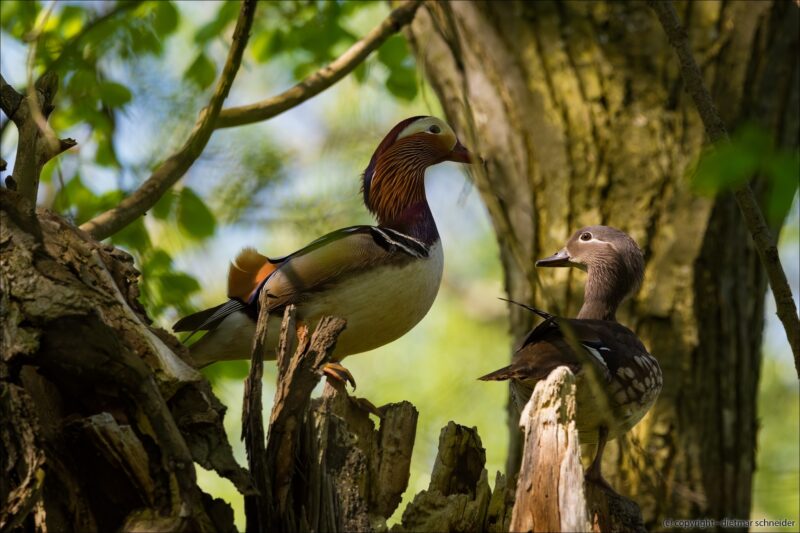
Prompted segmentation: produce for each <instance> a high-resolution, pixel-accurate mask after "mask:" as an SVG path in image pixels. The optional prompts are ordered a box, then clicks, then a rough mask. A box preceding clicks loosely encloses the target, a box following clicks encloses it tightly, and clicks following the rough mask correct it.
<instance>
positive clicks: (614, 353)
mask: <svg viewBox="0 0 800 533" xmlns="http://www.w3.org/2000/svg"><path fill="white" fill-rule="evenodd" d="M576 348H577V350H578V351H576ZM637 352H638V353H646V351H645V348H644V346H643V345H642V344H641V342H640V341H639V339H638V338H637V337H636V335H635V334H634V333H633V332H632V331H630V330H629V329H628V328H626V327H625V326H623V325H621V324H619V323H617V322H610V321H605V320H580V319H565V318H559V317H551V318H548V319H547V320H545V321H544V322H542V323H541V324H539V325H538V326H537V327H535V328H534V329H533V330H531V331H530V333H528V335H527V337H526V338H525V340H524V341H523V343H522V346H521V347H520V349H519V350H517V352H516V353H515V354H514V357H513V359H512V362H511V364H510V365H509V366H507V367H505V368H502V369H500V370H497V371H495V372H492V373H490V374H487V375H485V376H483V377H481V378H479V379H482V380H484V381H502V380H508V379H515V380H519V381H528V382H535V381H538V380H540V379H544V378H546V377H547V375H548V374H550V372H552V371H553V370H555V369H556V368H557V367H559V366H567V367H569V368H570V369H571V370H572V371H573V372H578V371H579V370H580V369H581V367H582V366H583V365H584V364H586V362H587V361H591V362H592V363H593V364H594V366H595V367H596V368H597V370H599V371H600V375H601V376H602V377H603V378H604V379H606V380H608V379H610V377H611V376H612V375H613V374H614V373H615V372H616V371H617V369H618V368H619V367H620V366H625V358H626V357H628V355H627V354H630V353H637Z"/></svg>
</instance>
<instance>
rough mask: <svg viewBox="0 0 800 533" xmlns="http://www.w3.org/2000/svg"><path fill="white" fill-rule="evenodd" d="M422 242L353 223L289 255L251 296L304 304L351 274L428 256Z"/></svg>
mask: <svg viewBox="0 0 800 533" xmlns="http://www.w3.org/2000/svg"><path fill="white" fill-rule="evenodd" d="M428 253H429V249H428V246H426V245H425V244H424V243H423V242H422V241H419V240H417V239H414V238H413V237H410V236H408V235H404V234H402V233H400V232H398V231H395V230H391V229H388V228H381V227H376V226H353V227H350V228H345V229H342V230H338V231H336V232H333V233H329V234H328V235H325V236H324V237H321V238H319V239H317V240H316V241H314V242H312V243H311V244H310V245H308V246H306V247H305V248H303V249H302V250H299V251H297V252H295V253H294V254H292V255H290V256H288V257H286V258H285V259H284V260H283V261H282V262H281V264H280V265H279V266H278V268H277V269H276V270H275V271H274V272H272V273H271V274H270V275H269V276H268V277H267V278H266V279H264V280H263V281H262V282H261V284H260V285H259V287H258V288H257V289H256V290H255V291H254V292H253V295H252V296H251V298H250V302H251V303H255V302H256V301H257V300H258V296H259V294H260V291H261V290H264V289H265V290H266V291H267V294H268V298H269V307H270V309H271V310H272V309H280V308H282V307H284V306H286V305H289V304H297V303H301V302H302V301H303V300H304V299H305V298H308V297H309V296H310V295H312V294H313V293H315V292H318V291H322V290H325V289H327V288H329V287H331V286H333V285H335V284H337V283H339V282H341V281H344V280H345V279H347V278H349V277H350V276H354V275H358V274H359V273H362V272H364V271H366V270H369V269H373V268H378V267H383V266H402V265H404V264H407V263H408V262H410V261H414V260H416V259H422V258H425V257H427V256H428Z"/></svg>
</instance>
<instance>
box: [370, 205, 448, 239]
mask: <svg viewBox="0 0 800 533" xmlns="http://www.w3.org/2000/svg"><path fill="white" fill-rule="evenodd" d="M423 194H424V193H423ZM378 224H379V225H381V226H385V227H387V228H391V229H395V230H397V231H399V232H401V233H404V234H406V235H409V236H411V237H414V238H415V239H419V240H420V241H422V242H424V243H425V244H426V245H428V246H430V245H432V244H434V243H435V242H436V241H438V240H439V232H438V230H437V229H436V222H435V221H434V220H433V213H431V208H430V207H429V206H428V201H427V200H425V199H424V197H423V200H422V201H421V202H417V203H414V204H412V205H410V206H408V207H406V208H405V209H404V210H403V211H402V212H401V213H400V215H399V216H397V217H395V218H393V219H391V220H382V219H381V218H380V217H379V218H378Z"/></svg>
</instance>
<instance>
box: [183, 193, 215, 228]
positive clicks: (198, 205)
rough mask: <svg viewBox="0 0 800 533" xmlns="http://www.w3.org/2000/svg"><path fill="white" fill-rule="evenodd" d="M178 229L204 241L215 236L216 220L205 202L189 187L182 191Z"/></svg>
mask: <svg viewBox="0 0 800 533" xmlns="http://www.w3.org/2000/svg"><path fill="white" fill-rule="evenodd" d="M177 218H178V227H180V228H181V230H183V231H184V232H185V233H186V234H188V235H190V236H192V237H195V238H198V239H202V238H206V237H210V236H211V235H213V234H214V229H215V228H216V225H217V223H216V220H215V219H214V215H213V214H212V213H211V211H210V210H209V209H208V207H206V204H205V203H203V200H202V199H201V198H200V197H199V196H197V194H196V193H195V192H194V191H193V190H192V189H190V188H189V187H184V188H183V189H181V192H180V196H179V198H178V210H177Z"/></svg>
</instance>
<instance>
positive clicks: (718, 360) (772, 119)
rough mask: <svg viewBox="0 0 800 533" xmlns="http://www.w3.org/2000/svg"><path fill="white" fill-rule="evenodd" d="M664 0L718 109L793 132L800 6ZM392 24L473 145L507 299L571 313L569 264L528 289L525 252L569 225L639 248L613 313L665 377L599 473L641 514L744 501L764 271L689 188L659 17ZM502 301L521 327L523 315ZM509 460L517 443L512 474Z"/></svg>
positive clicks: (504, 11) (443, 6) (577, 13)
mask: <svg viewBox="0 0 800 533" xmlns="http://www.w3.org/2000/svg"><path fill="white" fill-rule="evenodd" d="M678 10H679V14H680V15H681V18H682V22H683V24H684V26H685V27H686V28H687V30H688V32H689V36H690V41H691V43H692V46H693V48H694V53H695V55H696V57H698V59H699V63H700V65H701V68H702V70H703V74H704V77H705V81H706V83H707V84H708V86H709V87H710V88H711V92H712V96H713V98H714V100H715V102H716V103H717V106H718V108H719V110H720V113H721V115H722V119H723V120H724V122H725V123H726V124H728V125H729V126H730V127H731V129H734V128H736V127H737V126H738V125H740V124H742V123H743V122H745V121H755V122H757V123H758V124H759V125H761V126H762V127H764V128H766V129H767V130H768V131H769V132H771V133H772V134H773V135H774V137H775V139H776V142H777V143H778V144H779V145H781V146H796V145H797V143H798V120H799V117H798V105H797V95H798V93H799V92H800V87H798V85H800V82H799V81H798V76H799V75H800V73H799V72H798V68H797V62H796V49H797V45H798V8H797V6H795V5H794V4H793V3H789V2H774V3H772V2H749V3H748V2H689V3H682V4H679V6H678ZM407 35H408V37H409V39H410V41H411V43H412V46H413V48H414V50H415V53H416V55H417V56H418V58H419V61H420V63H421V65H422V66H423V68H424V70H425V73H426V75H427V78H428V80H429V81H430V83H431V85H432V87H433V88H434V90H435V91H436V93H437V94H438V95H439V97H440V100H441V102H442V105H443V107H444V110H445V113H446V115H447V117H448V119H449V120H450V121H451V123H452V124H453V125H454V126H455V128H456V130H457V131H458V132H459V133H460V134H461V136H462V137H466V139H462V140H465V144H466V143H467V142H468V143H469V144H470V147H471V148H474V149H475V150H476V151H477V152H478V153H479V154H480V155H481V156H482V157H484V158H485V159H486V162H487V163H486V166H485V169H484V170H482V171H479V172H478V173H477V175H476V176H475V183H476V186H477V187H478V189H479V190H480V192H481V195H482V197H483V199H484V201H485V203H486V206H487V208H488V211H489V215H490V217H491V220H492V222H493V224H494V228H495V231H496V233H497V238H498V240H499V243H500V253H501V261H502V264H503V267H504V273H505V286H506V290H507V292H508V294H509V297H510V298H512V299H514V300H518V301H522V302H534V303H535V304H536V305H538V306H543V307H546V308H548V309H549V310H550V311H554V312H557V313H563V314H566V315H574V314H575V313H576V312H577V309H578V307H579V305H580V300H581V296H580V295H581V291H582V289H581V281H580V278H581V275H580V274H579V273H575V272H574V271H571V270H556V269H554V270H551V271H549V272H544V273H542V274H541V278H542V280H541V285H540V283H539V276H540V275H539V274H538V273H537V272H536V271H535V269H534V267H533V263H534V260H535V259H537V258H539V257H542V256H543V255H546V254H548V253H550V252H552V251H553V250H555V249H558V248H559V247H561V246H562V245H563V242H564V241H565V240H566V238H567V237H568V236H569V235H570V234H571V232H573V231H574V230H576V229H578V228H579V227H581V226H585V225H590V224H607V225H611V226H616V227H619V228H621V229H624V230H625V231H627V232H629V233H630V234H631V235H632V236H633V237H634V238H635V239H636V240H637V242H638V243H639V244H640V246H641V247H642V249H643V250H644V252H645V256H646V259H647V273H646V278H645V283H644V285H643V287H642V290H641V291H640V292H639V294H638V295H637V297H636V298H635V299H634V300H633V301H632V302H630V303H629V304H628V305H626V306H625V308H624V309H623V310H622V311H621V317H620V318H621V321H622V322H623V323H625V324H627V325H629V326H630V327H632V328H633V329H634V330H635V331H636V332H637V334H638V335H639V336H640V337H641V338H642V339H643V341H644V343H645V345H646V346H648V347H649V349H650V350H651V352H652V353H653V354H654V355H655V356H656V357H657V358H658V359H659V361H660V363H661V366H662V368H663V370H664V374H665V376H664V390H663V392H662V393H661V397H660V399H659V401H658V403H657V405H656V406H655V407H654V408H653V410H652V411H651V413H650V414H649V415H648V416H647V417H645V419H644V420H643V421H642V422H640V423H639V425H638V426H637V427H636V428H634V430H633V431H632V432H631V433H630V434H629V435H628V436H627V437H626V438H623V439H620V440H619V442H617V443H612V445H611V446H610V448H609V450H608V451H607V453H606V458H607V460H606V464H605V465H604V471H606V472H608V474H609V480H610V482H611V484H612V485H614V486H615V487H616V488H618V489H620V490H621V491H623V493H625V494H627V495H628V496H632V497H633V498H634V499H635V500H636V501H637V502H638V503H640V504H641V505H642V511H643V513H644V517H645V522H646V526H647V527H648V529H653V528H659V527H661V523H662V520H663V519H664V518H667V517H670V518H674V517H714V518H723V517H726V516H728V517H730V516H735V517H737V518H747V517H749V513H750V497H751V496H750V495H751V483H752V474H753V471H754V468H755V465H754V459H755V442H756V440H755V439H756V418H755V413H756V411H755V398H756V390H757V386H758V375H759V367H760V360H761V359H760V345H761V334H762V333H761V332H762V328H763V302H764V293H765V288H766V278H765V274H764V271H763V269H762V268H761V265H760V264H759V261H758V257H757V255H756V251H755V248H754V246H753V244H752V241H751V238H750V236H749V234H748V232H747V230H746V228H745V225H744V224H743V222H742V218H741V215H740V213H739V212H738V209H737V207H736V203H735V201H734V199H733V197H732V195H730V194H722V195H720V196H719V197H717V198H716V199H707V198H700V197H697V196H695V195H693V194H692V192H691V191H690V188H689V184H688V178H687V177H686V175H687V172H688V171H689V170H690V165H691V163H692V162H693V161H694V160H695V159H696V158H697V156H698V154H699V153H700V150H701V148H702V146H703V143H704V128H703V124H702V122H701V120H700V118H699V116H698V115H697V112H696V110H695V108H694V104H693V103H692V101H691V99H690V98H689V97H688V96H687V95H685V94H684V90H683V84H682V80H681V75H680V71H679V64H678V61H677V59H676V58H675V55H674V51H673V49H672V48H671V46H670V44H669V42H668V41H667V39H666V38H665V37H664V34H663V31H662V30H661V28H660V25H659V23H658V20H657V19H656V17H655V16H654V14H653V13H652V12H651V11H650V10H649V8H648V6H647V5H646V4H645V3H640V2H627V3H618V2H614V3H611V2H609V3H600V2H578V1H575V2H546V1H540V2H487V1H483V2H482V1H475V2H436V3H433V2H429V3H427V4H426V5H425V7H424V9H422V10H421V11H420V12H419V13H418V14H417V17H416V19H415V21H414V23H413V24H412V26H411V27H410V29H409V31H408V33H407ZM753 187H754V190H755V192H756V194H757V195H759V197H760V196H761V195H763V193H764V184H763V183H760V182H758V181H756V182H754V183H753ZM772 229H773V231H775V230H777V229H778V228H772ZM510 314H511V329H512V332H513V334H514V336H515V337H517V338H519V337H520V336H522V335H523V334H524V333H525V332H526V331H527V330H528V329H529V328H530V327H531V320H532V318H531V315H530V314H529V313H526V312H524V311H521V310H520V309H517V308H516V307H515V306H511V307H510ZM513 426H516V424H515V423H514V424H513ZM517 435H518V430H517V429H516V427H514V428H513V434H512V439H511V442H512V444H517V443H518V442H519V439H518V438H517ZM518 464H519V449H518V448H514V447H513V446H512V449H511V453H510V457H509V463H508V465H509V467H508V473H509V474H513V472H515V470H516V468H517V465H518Z"/></svg>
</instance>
